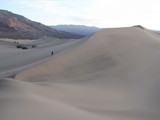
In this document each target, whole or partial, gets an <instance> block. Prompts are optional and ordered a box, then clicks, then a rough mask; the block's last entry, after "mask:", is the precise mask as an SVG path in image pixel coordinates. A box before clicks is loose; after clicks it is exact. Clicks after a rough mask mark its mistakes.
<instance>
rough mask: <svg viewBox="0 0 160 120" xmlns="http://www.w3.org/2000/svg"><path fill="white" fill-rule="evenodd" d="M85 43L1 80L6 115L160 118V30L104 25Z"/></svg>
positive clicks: (17, 118)
mask: <svg viewBox="0 0 160 120" xmlns="http://www.w3.org/2000/svg"><path fill="white" fill-rule="evenodd" d="M79 43H81V44H80V45H79V46H77V47H74V48H73V47H72V49H70V50H67V51H66V52H63V53H60V54H57V55H56V56H54V57H53V58H51V59H50V60H49V61H47V62H45V63H42V64H40V65H38V66H36V67H33V68H30V69H28V70H25V71H22V72H20V73H19V74H17V75H16V76H15V79H16V80H10V79H9V80H8V79H5V80H4V79H3V80H1V84H0V85H1V86H2V87H1V92H2V95H1V97H0V98H2V101H1V103H0V105H2V107H1V108H2V109H1V108H0V116H2V118H3V120H11V119H12V120H21V119H24V120H25V119H27V118H28V119H30V120H35V119H38V120H44V119H46V120H53V119H54V120H159V119H160V104H159V101H160V94H159V91H160V80H159V79H160V74H159V71H160V38H159V36H157V35H156V34H155V33H152V32H151V31H149V30H147V29H141V28H139V27H128V28H116V29H104V30H101V31H99V32H98V33H96V34H94V35H92V36H91V37H90V38H88V40H85V39H83V40H82V42H79ZM76 45H77V44H76ZM24 81H25V82H24ZM28 82H29V83H28ZM3 112H5V114H3Z"/></svg>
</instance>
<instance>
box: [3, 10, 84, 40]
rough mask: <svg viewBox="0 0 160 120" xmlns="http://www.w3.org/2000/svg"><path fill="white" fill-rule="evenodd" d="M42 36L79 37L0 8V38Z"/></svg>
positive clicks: (32, 37)
mask: <svg viewBox="0 0 160 120" xmlns="http://www.w3.org/2000/svg"><path fill="white" fill-rule="evenodd" d="M43 36H49V37H57V38H80V37H81V36H77V35H72V34H70V33H67V32H60V31H58V30H56V29H52V28H50V27H48V26H45V25H43V24H41V23H38V22H34V21H31V20H29V19H27V18H25V17H23V16H21V15H18V14H14V13H12V12H9V11H6V10H0V38H15V39H20V38H21V39H26V38H27V39H34V38H40V37H43Z"/></svg>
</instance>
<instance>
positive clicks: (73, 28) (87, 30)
mask: <svg viewBox="0 0 160 120" xmlns="http://www.w3.org/2000/svg"><path fill="white" fill-rule="evenodd" d="M51 27H52V28H54V29H57V30H59V31H65V32H69V33H72V34H75V35H82V36H88V35H91V34H93V33H95V32H97V31H99V30H100V28H98V27H90V26H84V25H57V26H51Z"/></svg>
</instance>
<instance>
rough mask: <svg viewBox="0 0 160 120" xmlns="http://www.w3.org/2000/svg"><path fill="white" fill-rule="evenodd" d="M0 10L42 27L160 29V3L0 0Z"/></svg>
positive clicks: (139, 0)
mask: <svg viewBox="0 0 160 120" xmlns="http://www.w3.org/2000/svg"><path fill="white" fill-rule="evenodd" d="M0 9H5V10H9V11H12V12H14V13H17V14H20V15H23V16H25V17H27V18H29V19H31V20H33V21H37V22H41V23H43V24H45V25H58V24H76V25H88V26H97V27H101V28H112V27H126V26H133V25H142V26H144V27H146V28H149V29H155V30H160V0H0Z"/></svg>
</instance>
